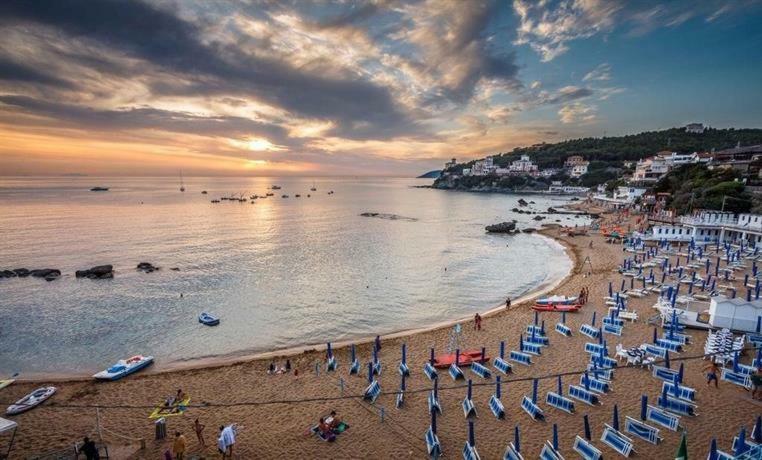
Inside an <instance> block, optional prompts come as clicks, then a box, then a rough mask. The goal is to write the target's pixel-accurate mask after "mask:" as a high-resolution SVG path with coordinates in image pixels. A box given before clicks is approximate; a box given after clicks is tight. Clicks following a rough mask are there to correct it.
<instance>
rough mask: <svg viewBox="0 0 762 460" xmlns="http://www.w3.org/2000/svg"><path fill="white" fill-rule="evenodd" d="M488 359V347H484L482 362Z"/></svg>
mask: <svg viewBox="0 0 762 460" xmlns="http://www.w3.org/2000/svg"><path fill="white" fill-rule="evenodd" d="M486 360H487V348H486V347H482V362H485V361H486Z"/></svg>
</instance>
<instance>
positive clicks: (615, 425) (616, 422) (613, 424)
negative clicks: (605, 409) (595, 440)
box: [611, 404, 619, 431]
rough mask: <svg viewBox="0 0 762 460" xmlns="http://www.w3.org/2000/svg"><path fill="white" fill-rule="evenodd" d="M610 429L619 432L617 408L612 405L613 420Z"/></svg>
mask: <svg viewBox="0 0 762 460" xmlns="http://www.w3.org/2000/svg"><path fill="white" fill-rule="evenodd" d="M611 428H613V429H615V430H616V431H619V406H617V405H616V404H614V419H613V420H612V421H611Z"/></svg>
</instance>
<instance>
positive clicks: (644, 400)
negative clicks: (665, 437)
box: [640, 395, 648, 421]
mask: <svg viewBox="0 0 762 460" xmlns="http://www.w3.org/2000/svg"><path fill="white" fill-rule="evenodd" d="M647 410H648V396H646V395H641V396H640V419H641V420H643V421H645V419H646V414H647Z"/></svg>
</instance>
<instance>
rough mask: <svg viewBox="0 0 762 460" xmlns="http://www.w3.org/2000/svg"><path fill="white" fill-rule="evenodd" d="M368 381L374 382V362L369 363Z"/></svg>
mask: <svg viewBox="0 0 762 460" xmlns="http://www.w3.org/2000/svg"><path fill="white" fill-rule="evenodd" d="M368 383H373V363H368Z"/></svg>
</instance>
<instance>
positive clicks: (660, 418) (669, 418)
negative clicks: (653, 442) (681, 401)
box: [646, 405, 680, 431]
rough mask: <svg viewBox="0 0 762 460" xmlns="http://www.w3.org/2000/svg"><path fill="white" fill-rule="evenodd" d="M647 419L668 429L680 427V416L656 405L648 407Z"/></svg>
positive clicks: (674, 429) (675, 429)
mask: <svg viewBox="0 0 762 460" xmlns="http://www.w3.org/2000/svg"><path fill="white" fill-rule="evenodd" d="M646 420H648V421H649V422H654V423H656V424H657V425H661V426H663V427H664V428H667V429H668V430H672V431H677V429H678V428H679V427H680V416H679V415H675V414H672V413H669V412H667V411H665V410H662V409H659V408H658V407H655V406H650V405H649V406H648V408H647V409H646Z"/></svg>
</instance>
